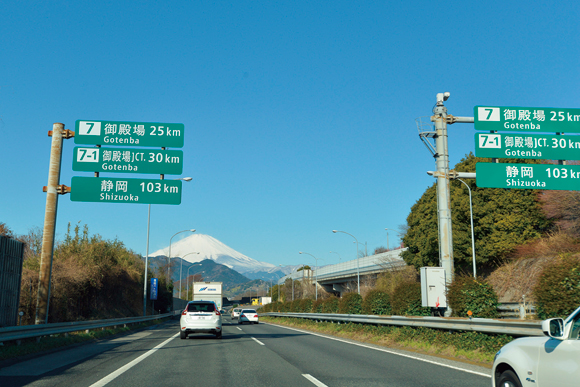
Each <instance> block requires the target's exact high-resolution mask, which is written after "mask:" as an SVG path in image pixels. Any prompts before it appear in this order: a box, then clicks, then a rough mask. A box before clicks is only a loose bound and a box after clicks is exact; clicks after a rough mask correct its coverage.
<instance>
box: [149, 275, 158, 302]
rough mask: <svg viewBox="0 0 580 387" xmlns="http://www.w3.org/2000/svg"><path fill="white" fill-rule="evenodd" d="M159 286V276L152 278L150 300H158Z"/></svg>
mask: <svg viewBox="0 0 580 387" xmlns="http://www.w3.org/2000/svg"><path fill="white" fill-rule="evenodd" d="M158 288H159V281H158V280H157V278H151V293H150V295H149V299H150V300H157V290H158Z"/></svg>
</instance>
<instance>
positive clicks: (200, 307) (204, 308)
mask: <svg viewBox="0 0 580 387" xmlns="http://www.w3.org/2000/svg"><path fill="white" fill-rule="evenodd" d="M187 311H188V312H214V311H215V305H214V304H210V303H199V304H187Z"/></svg>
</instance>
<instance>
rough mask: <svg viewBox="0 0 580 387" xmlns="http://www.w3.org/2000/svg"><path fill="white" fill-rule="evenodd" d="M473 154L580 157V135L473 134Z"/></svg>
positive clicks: (481, 155) (542, 157)
mask: <svg viewBox="0 0 580 387" xmlns="http://www.w3.org/2000/svg"><path fill="white" fill-rule="evenodd" d="M475 156H477V157H491V158H517V159H543V160H580V136H578V135H570V136H568V135H560V136H559V135H547V134H531V133H509V134H506V133H476V134H475Z"/></svg>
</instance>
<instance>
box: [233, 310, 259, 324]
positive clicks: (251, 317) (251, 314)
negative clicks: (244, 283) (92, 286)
mask: <svg viewBox="0 0 580 387" xmlns="http://www.w3.org/2000/svg"><path fill="white" fill-rule="evenodd" d="M259 321H260V320H259V318H258V312H256V311H255V310H254V309H242V311H241V312H240V316H239V317H238V324H243V323H245V322H249V323H250V324H258V323H259Z"/></svg>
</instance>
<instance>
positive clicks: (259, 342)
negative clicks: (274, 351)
mask: <svg viewBox="0 0 580 387" xmlns="http://www.w3.org/2000/svg"><path fill="white" fill-rule="evenodd" d="M252 340H254V341H255V342H256V343H258V344H260V345H265V344H264V343H262V342H261V341H260V340H258V339H256V338H255V337H252Z"/></svg>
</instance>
